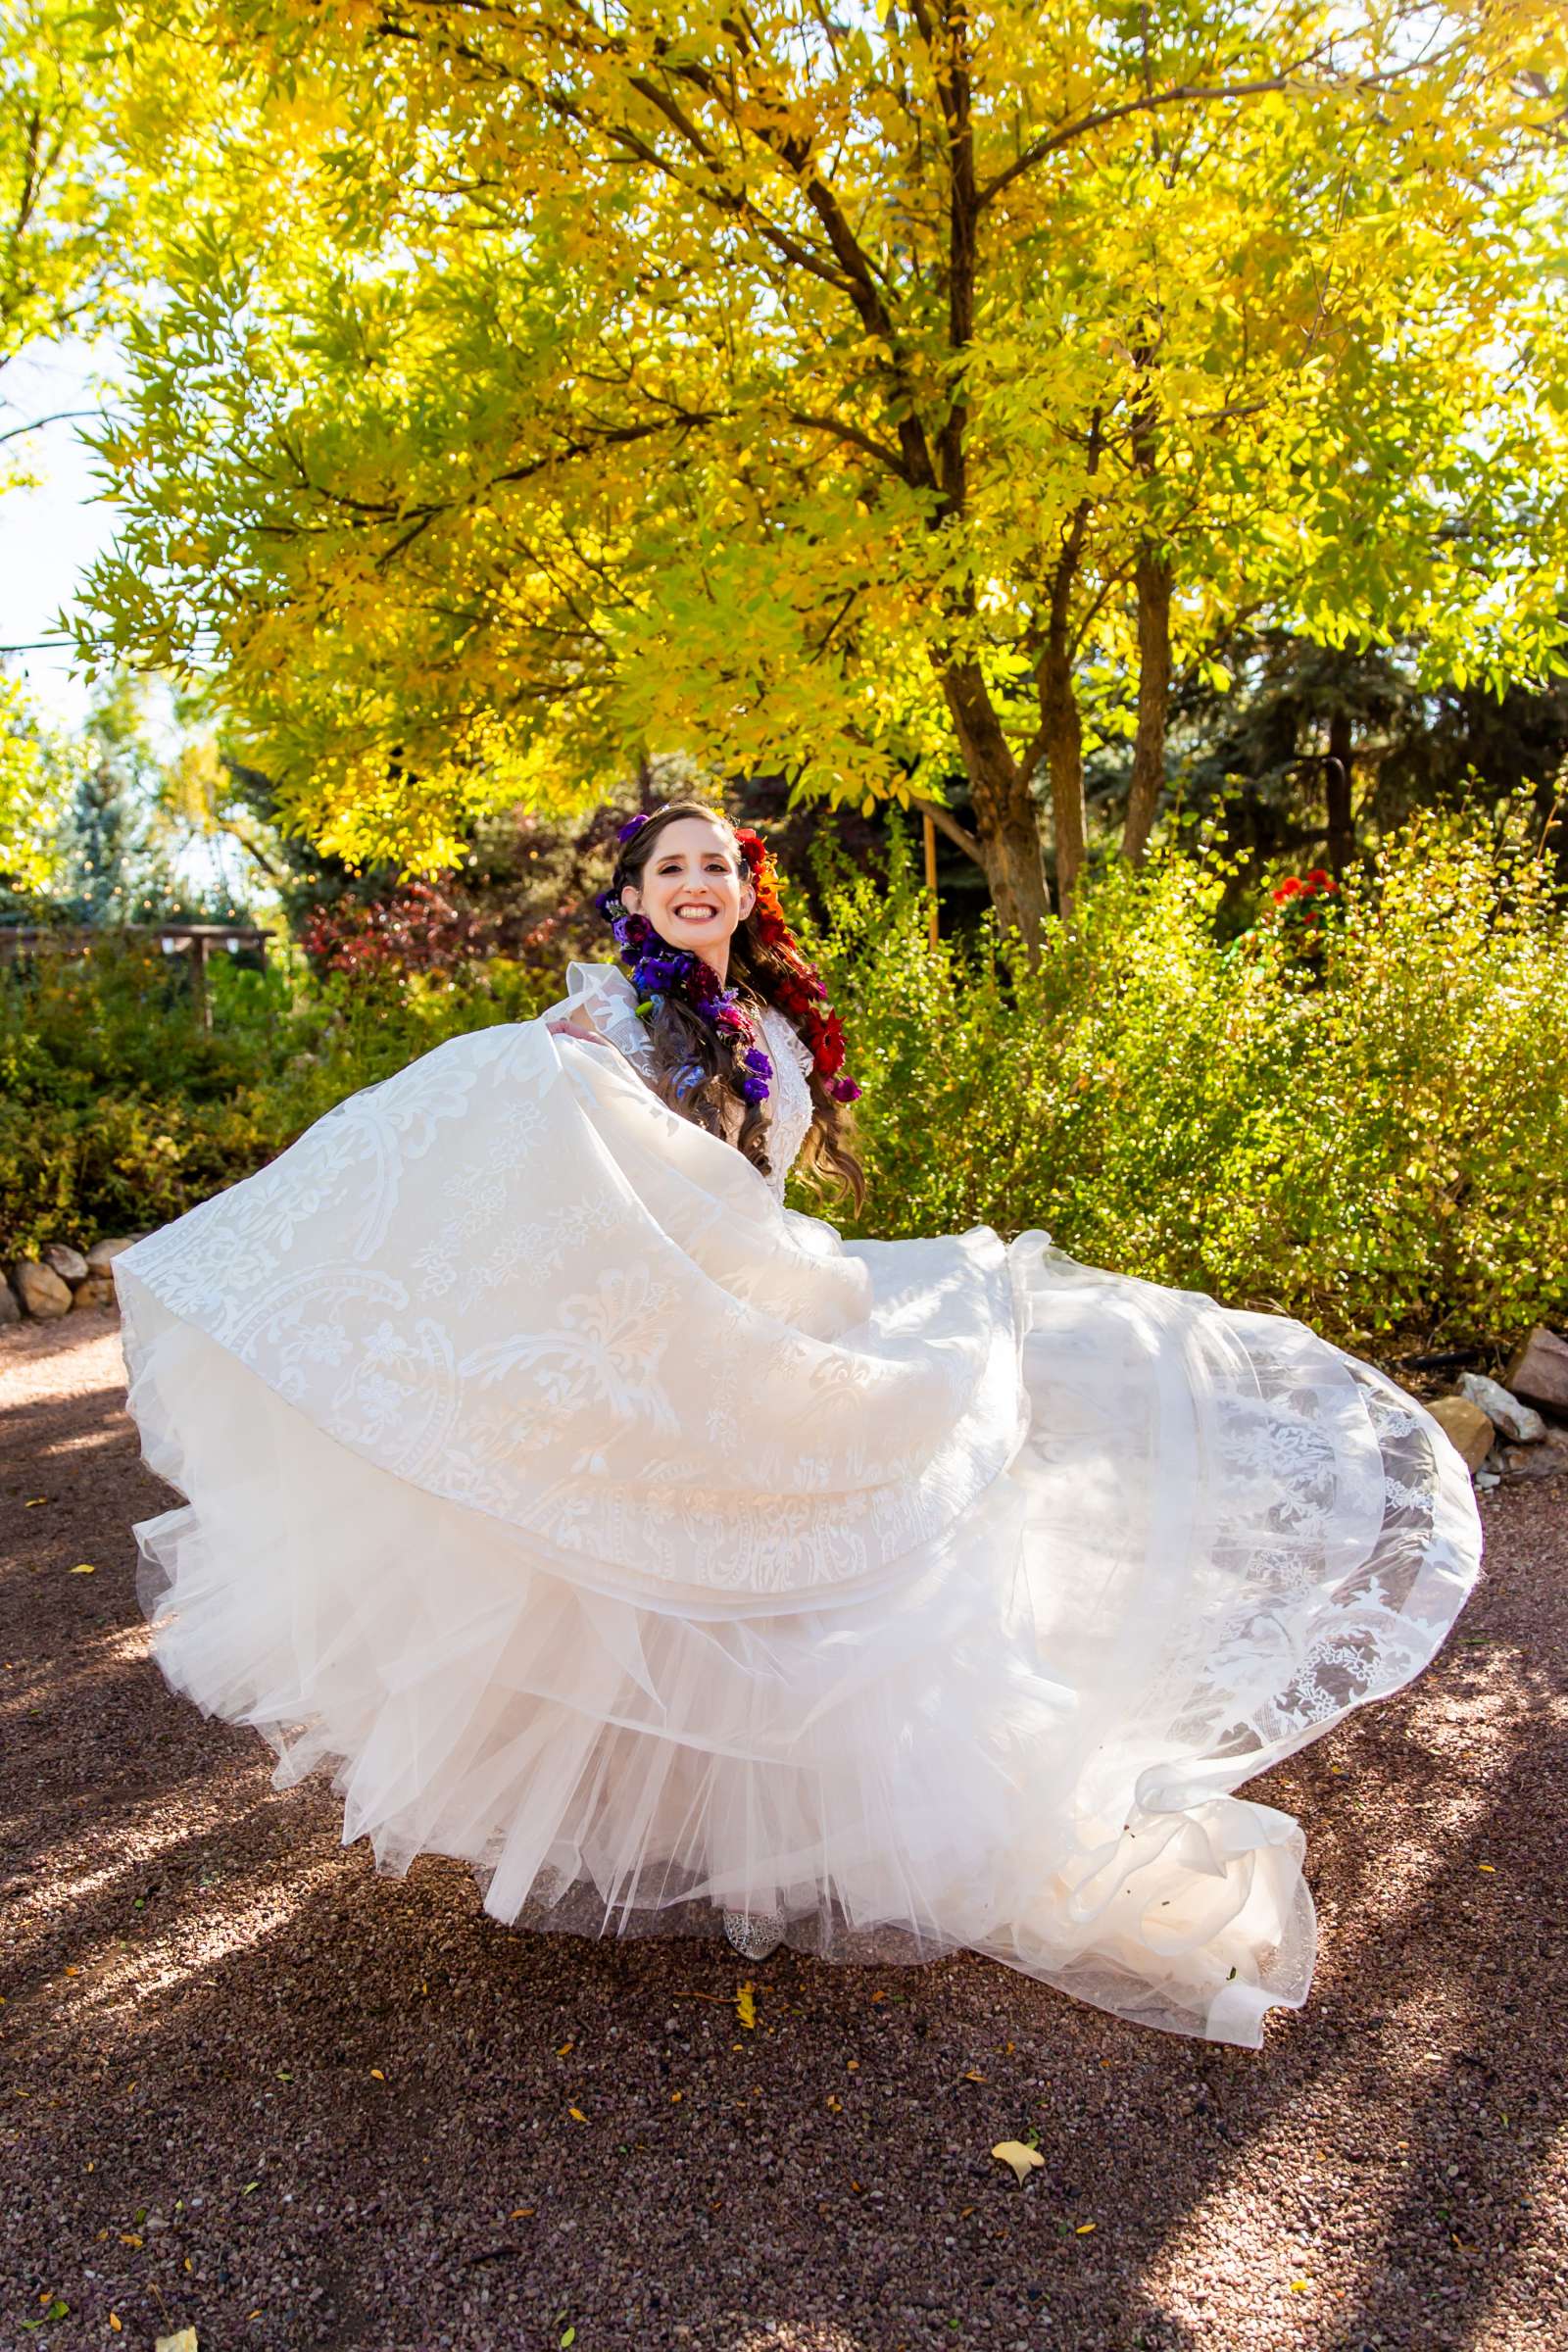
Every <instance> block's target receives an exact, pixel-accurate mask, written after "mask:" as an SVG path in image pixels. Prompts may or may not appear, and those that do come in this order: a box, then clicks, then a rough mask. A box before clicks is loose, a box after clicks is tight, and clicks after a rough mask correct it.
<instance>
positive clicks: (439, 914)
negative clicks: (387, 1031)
mask: <svg viewBox="0 0 1568 2352" xmlns="http://www.w3.org/2000/svg"><path fill="white" fill-rule="evenodd" d="M492 931H493V926H492V925H491V924H490V923H488V922H487V921H486V920H485V919H484V918H483V917H482V916H479V915H476V914H474V913H472V912H471V911H470V910H469V909H468V908H466V907H462V906H460V905H459V904H458V903H457V902H456V901H455V900H453V899H452V898H450V897H449V896H448V895H447V893H446V892H445V891H443V890H442V889H440V888H439V887H438V886H437V885H436V884H435V883H433V882H407V883H405V884H404V885H403V887H402V888H401V889H400V890H397V891H393V892H391V893H389V894H388V896H387V897H385V898H383V899H372V900H370V901H368V902H364V901H355V902H353V903H350V902H347V901H345V902H344V903H342V904H340V905H339V906H336V907H318V908H317V910H316V912H315V913H314V914H313V915H312V916H311V919H310V921H309V922H308V923H307V924H306V926H305V929H304V931H303V932H302V933H301V935H300V945H301V947H302V948H303V949H304V951H305V954H306V956H308V957H309V959H310V962H311V966H312V969H313V970H314V971H315V972H316V973H317V974H318V976H319V977H324V976H325V975H326V974H327V973H328V972H340V973H342V974H343V975H344V977H345V978H347V979H349V980H352V981H355V982H358V983H361V984H363V985H368V984H371V983H374V982H377V981H403V980H406V979H408V978H409V977H410V976H411V975H412V974H414V973H416V972H441V973H453V972H461V971H463V970H464V969H465V968H466V966H467V965H468V964H470V963H472V962H474V961H475V960H476V959H477V958H478V957H480V956H484V955H486V954H488V953H489V952H490V951H491V949H492V947H493V945H494V941H493V938H492Z"/></svg>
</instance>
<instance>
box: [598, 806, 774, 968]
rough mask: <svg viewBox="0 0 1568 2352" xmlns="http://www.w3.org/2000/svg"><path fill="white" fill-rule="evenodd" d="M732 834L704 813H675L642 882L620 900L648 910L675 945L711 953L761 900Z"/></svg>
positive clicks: (636, 909) (658, 928) (634, 910)
mask: <svg viewBox="0 0 1568 2352" xmlns="http://www.w3.org/2000/svg"><path fill="white" fill-rule="evenodd" d="M736 864H737V852H736V849H735V844H734V843H733V842H732V841H731V839H730V837H729V835H728V834H727V833H725V832H722V831H721V830H720V828H719V827H718V826H717V825H715V824H713V823H712V822H711V819H710V818H708V817H706V816H677V817H676V818H675V820H674V822H673V824H668V825H665V826H664V828H663V830H662V832H661V833H660V835H659V838H658V840H657V841H656V842H655V844H654V847H653V852H652V854H651V856H650V857H649V858H648V859H647V862H646V863H645V864H644V866H643V870H642V876H641V881H640V883H639V884H633V883H630V882H628V883H626V884H625V886H624V887H623V889H622V890H621V894H620V899H621V905H622V906H623V907H625V908H626V909H627V911H628V912H629V913H632V914H645V915H646V916H647V917H648V920H649V921H650V922H651V923H652V924H653V926H654V929H655V930H656V931H657V932H658V933H659V936H660V938H661V939H664V940H667V941H668V942H669V945H670V946H671V947H672V948H691V949H695V950H696V951H697V953H698V954H699V955H706V954H708V953H710V952H711V950H712V949H713V948H714V947H716V946H718V945H720V944H722V943H726V942H727V941H728V940H729V938H730V936H731V934H732V933H733V931H734V929H735V926H736V924H737V923H739V922H742V921H744V919H745V917H746V916H747V915H748V914H750V913H751V911H752V908H753V907H754V906H755V905H756V904H757V892H756V890H755V889H754V887H753V884H752V878H751V875H750V874H749V873H748V872H747V870H746V864H745V860H744V859H741V860H740V871H739V872H737V871H736Z"/></svg>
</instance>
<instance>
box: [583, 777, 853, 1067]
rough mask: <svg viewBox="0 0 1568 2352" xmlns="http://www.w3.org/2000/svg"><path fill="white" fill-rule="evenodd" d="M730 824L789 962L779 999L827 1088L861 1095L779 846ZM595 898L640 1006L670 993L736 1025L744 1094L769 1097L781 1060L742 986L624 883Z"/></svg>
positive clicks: (765, 920) (632, 829) (759, 918)
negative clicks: (783, 872)
mask: <svg viewBox="0 0 1568 2352" xmlns="http://www.w3.org/2000/svg"><path fill="white" fill-rule="evenodd" d="M657 813H658V811H657V810H654V809H645V810H642V811H640V812H639V813H638V814H637V815H636V816H633V817H629V818H628V819H627V821H626V822H625V824H623V825H622V826H621V827H620V830H619V833H618V835H617V839H618V840H621V841H630V839H631V837H632V835H633V834H634V833H637V832H640V831H641V829H642V827H643V826H644V825H646V824H647V822H648V820H649V817H650V816H652V815H655V814H657ZM730 829H731V831H732V832H733V833H734V836H735V839H736V842H737V843H738V845H739V847H740V852H741V856H742V857H743V858H745V860H746V865H747V870H748V873H749V874H750V877H751V881H752V886H753V888H754V890H755V891H756V893H757V904H756V906H755V907H754V908H753V914H754V916H755V919H756V923H757V929H758V933H759V935H760V938H762V939H763V940H765V941H766V943H767V945H768V946H769V947H770V948H772V949H773V951H774V953H775V954H776V955H777V956H779V957H780V958H781V959H782V961H783V962H784V963H786V964H787V965H788V966H789V969H788V971H787V972H786V974H785V976H784V978H783V980H782V981H781V983H780V984H779V986H778V989H777V992H776V998H775V1001H776V1002H777V1004H778V1005H780V1006H781V1007H782V1008H783V1010H784V1011H785V1012H787V1013H789V1015H790V1016H791V1018H792V1019H793V1020H794V1021H795V1022H796V1024H797V1025H798V1026H799V1027H802V1028H803V1029H804V1030H805V1033H806V1042H807V1044H808V1045H809V1048H810V1053H811V1066H812V1068H813V1069H814V1070H815V1071H816V1073H817V1075H818V1076H819V1077H820V1078H821V1080H822V1083H823V1086H824V1088H825V1089H826V1091H827V1093H828V1094H830V1095H831V1096H832V1097H833V1099H834V1101H835V1102H837V1103H854V1102H855V1101H856V1100H857V1099H858V1096H859V1092H860V1089H859V1088H858V1086H857V1085H856V1083H855V1080H854V1079H853V1078H851V1077H850V1076H848V1074H847V1073H846V1072H845V1069H844V1030H843V1025H842V1023H841V1022H840V1020H839V1016H838V1014H837V1013H836V1012H835V1011H834V1010H833V1008H832V1006H831V1005H829V1003H828V1001H827V990H826V989H825V988H824V987H823V986H822V983H821V980H820V979H819V978H818V976H817V973H816V971H815V968H814V967H813V966H812V965H811V964H809V963H808V962H807V960H806V957H805V956H803V955H802V953H801V951H800V948H799V946H798V945H797V944H796V940H795V935H794V933H793V932H792V931H791V929H790V927H789V924H788V923H787V922H786V920H785V918H784V909H783V907H781V906H780V904H779V896H778V867H777V865H776V863H775V862H774V858H773V853H772V851H771V850H770V849H769V848H768V846H767V844H766V843H765V842H764V841H763V839H762V837H761V835H760V833H758V832H755V831H754V830H753V828H752V827H751V826H750V825H734V826H732V827H731V828H730ZM594 905H595V906H596V907H598V909H599V911H600V913H601V914H602V915H603V916H604V918H605V920H606V921H607V922H608V923H609V924H610V926H611V929H612V930H613V933H614V935H615V946H616V950H617V952H618V955H619V959H620V961H621V962H622V963H623V964H624V965H625V967H626V969H627V970H628V971H629V972H630V974H631V977H632V981H633V983H634V985H635V986H636V988H637V990H638V992H639V1000H640V1001H639V1003H638V1006H637V1009H638V1011H639V1012H647V1011H650V1010H651V1009H652V1008H653V1007H654V1005H658V1004H660V1003H662V1000H663V999H664V998H665V997H667V996H679V997H681V998H682V999H683V1000H684V1002H685V1003H686V1004H688V1005H690V1006H691V1008H692V1010H693V1011H694V1012H696V1013H698V1014H699V1015H700V1016H701V1017H702V1018H703V1019H704V1020H706V1021H709V1022H711V1024H712V1026H713V1028H714V1029H717V1030H728V1031H731V1032H733V1033H734V1034H735V1035H736V1036H737V1037H740V1038H744V1039H745V1040H746V1051H745V1053H744V1054H743V1056H742V1067H743V1069H744V1071H745V1073H746V1074H745V1076H744V1077H743V1078H742V1080H741V1082H740V1091H741V1094H742V1095H743V1096H744V1098H745V1100H746V1101H747V1102H748V1103H761V1102H765V1100H766V1098H767V1095H768V1093H769V1091H770V1089H769V1081H770V1080H771V1078H772V1076H773V1064H772V1062H771V1060H770V1059H769V1058H768V1055H767V1054H766V1052H765V1051H764V1049H763V1048H762V1046H761V1045H760V1043H759V1041H758V1036H757V1030H756V1027H755V1025H754V1023H753V1020H752V1016H751V1014H750V1013H749V1012H748V1011H747V1009H746V1007H745V1005H742V1003H741V1002H740V999H739V998H738V997H737V995H736V993H735V991H734V990H733V989H732V988H726V987H724V985H723V983H722V982H721V981H720V979H719V977H718V974H717V973H716V972H715V971H714V970H713V967H712V965H711V964H710V963H705V962H704V960H703V958H702V956H699V955H698V954H697V953H696V951H695V950H693V949H686V948H672V947H671V946H670V945H669V943H668V941H667V940H664V939H662V938H661V937H660V935H659V933H658V932H657V931H656V930H655V929H654V926H653V924H652V923H651V922H650V921H649V920H648V918H647V916H646V915H643V914H632V913H629V912H628V911H627V909H626V908H625V907H624V906H622V904H621V898H620V890H619V886H618V885H617V884H614V883H612V885H611V886H610V888H609V889H608V890H602V891H600V892H599V893H598V895H597V896H596V898H595V900H594Z"/></svg>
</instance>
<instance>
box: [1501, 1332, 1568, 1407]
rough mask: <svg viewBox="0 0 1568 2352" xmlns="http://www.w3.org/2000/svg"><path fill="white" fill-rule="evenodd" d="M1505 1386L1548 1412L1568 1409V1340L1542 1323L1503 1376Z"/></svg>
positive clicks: (1530, 1335)
mask: <svg viewBox="0 0 1568 2352" xmlns="http://www.w3.org/2000/svg"><path fill="white" fill-rule="evenodd" d="M1502 1381H1503V1386H1504V1388H1508V1389H1511V1390H1512V1391H1513V1393H1514V1395H1515V1396H1516V1397H1528V1398H1529V1399H1530V1402H1531V1403H1532V1404H1544V1406H1545V1407H1546V1409H1547V1411H1548V1412H1553V1413H1568V1341H1564V1340H1559V1339H1558V1337H1557V1334H1556V1333H1555V1332H1554V1331H1548V1330H1547V1329H1546V1326H1545V1325H1544V1323H1538V1324H1537V1325H1536V1327H1535V1329H1534V1330H1533V1331H1532V1332H1531V1333H1530V1334H1529V1335H1528V1337H1527V1338H1526V1340H1525V1343H1524V1346H1523V1347H1522V1348H1520V1349H1519V1350H1518V1352H1517V1354H1516V1355H1515V1356H1514V1359H1513V1362H1512V1363H1511V1364H1509V1366H1508V1367H1507V1369H1506V1371H1505V1372H1504V1373H1503V1376H1502Z"/></svg>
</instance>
